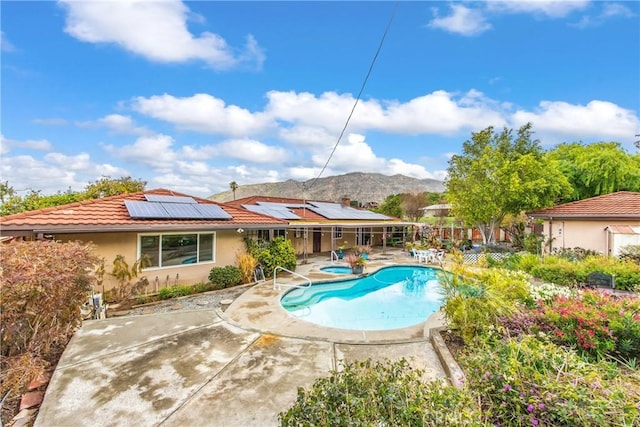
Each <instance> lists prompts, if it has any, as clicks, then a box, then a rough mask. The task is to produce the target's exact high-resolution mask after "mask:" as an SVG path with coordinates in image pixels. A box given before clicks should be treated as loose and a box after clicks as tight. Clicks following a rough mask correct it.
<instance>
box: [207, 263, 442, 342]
mask: <svg viewBox="0 0 640 427" xmlns="http://www.w3.org/2000/svg"><path fill="white" fill-rule="evenodd" d="M327 265H332V264H331V263H330V261H329V260H324V259H322V260H316V261H315V262H311V263H308V264H300V265H298V266H297V269H296V273H297V274H301V275H304V276H306V277H309V278H311V279H312V280H314V281H323V282H331V281H343V280H349V277H350V276H354V277H355V275H348V274H333V273H323V272H321V271H320V267H326V266H327ZM334 265H335V264H334ZM396 265H407V266H410V265H413V266H420V267H425V265H424V264H417V263H415V262H414V261H413V258H411V257H409V256H407V255H406V254H404V256H402V254H401V256H395V257H384V258H377V259H376V257H371V258H370V260H369V262H368V264H367V273H368V274H372V273H374V272H376V271H378V270H379V269H381V268H384V267H389V266H396ZM426 267H431V268H436V269H437V268H439V267H438V266H433V265H426ZM310 276H311V277H310ZM283 279H284V278H282V279H281V278H280V277H278V282H279V283H280V282H281V281H282V280H283ZM286 279H287V283H288V284H295V283H298V282H301V283H303V282H304V280H302V279H300V278H299V277H288V278H286ZM289 289H290V288H286V289H274V287H273V282H272V281H265V282H261V283H257V284H256V285H254V286H252V287H251V288H250V289H248V290H247V291H246V292H244V293H243V294H242V295H240V296H239V297H238V298H237V299H236V300H235V301H233V303H231V304H230V305H229V306H228V307H227V308H226V310H224V311H223V310H222V309H217V310H216V313H217V314H218V316H220V317H221V318H222V319H223V320H225V321H226V322H228V323H230V324H232V325H234V326H237V327H240V328H243V329H247V330H251V331H256V332H261V333H267V334H270V335H275V336H283V337H288V338H300V339H305V340H315V341H327V342H333V343H345V344H399V343H415V342H425V341H426V342H428V341H430V339H431V338H430V337H431V334H430V329H432V328H437V327H442V326H444V316H443V314H442V312H441V311H438V312H436V313H434V314H432V315H431V316H429V317H428V318H427V319H425V321H424V322H421V323H418V324H416V325H413V326H410V327H406V328H401V329H393V330H383V331H380V330H376V331H362V330H347V329H337V328H330V327H326V326H319V325H316V324H313V323H310V322H306V321H304V320H300V319H298V318H296V317H294V316H293V315H291V314H290V313H288V312H287V311H286V310H285V309H284V308H283V307H282V306H281V305H280V299H281V298H282V296H283V295H284V293H286V292H288V291H289Z"/></svg>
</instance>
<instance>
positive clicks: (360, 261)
mask: <svg viewBox="0 0 640 427" xmlns="http://www.w3.org/2000/svg"><path fill="white" fill-rule="evenodd" d="M346 260H347V264H349V266H350V267H351V272H352V273H353V274H362V272H363V271H364V266H365V264H366V263H367V261H366V260H365V259H364V258H362V257H361V256H360V255H357V254H349V255H347V258H346Z"/></svg>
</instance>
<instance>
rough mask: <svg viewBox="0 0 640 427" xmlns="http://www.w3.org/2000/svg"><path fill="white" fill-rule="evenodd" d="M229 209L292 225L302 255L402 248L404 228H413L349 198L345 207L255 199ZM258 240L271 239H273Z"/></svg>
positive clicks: (293, 239) (290, 235)
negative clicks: (359, 248) (348, 249)
mask: <svg viewBox="0 0 640 427" xmlns="http://www.w3.org/2000/svg"><path fill="white" fill-rule="evenodd" d="M225 205H226V206H236V207H239V208H243V209H246V210H248V211H250V212H255V213H260V214H263V215H269V216H271V217H273V218H277V219H282V220H286V221H288V222H289V228H288V230H287V232H286V234H285V236H286V237H287V238H288V239H289V240H291V242H292V244H293V247H294V248H295V251H296V254H298V255H300V254H303V255H304V254H310V253H319V252H330V251H332V250H336V249H337V248H339V247H341V246H346V247H355V246H359V245H371V246H388V245H391V244H394V245H395V244H400V243H401V242H402V241H403V238H404V237H403V236H404V227H406V226H412V225H413V223H407V222H402V221H401V220H400V219H398V218H393V217H390V216H387V215H383V214H379V213H376V212H371V211H368V210H363V209H356V208H354V207H351V206H350V200H349V199H348V198H343V200H342V201H341V203H333V202H319V201H310V200H301V199H290V198H278V197H266V196H252V197H246V198H244V199H238V200H234V201H232V202H227V203H225ZM254 237H255V238H258V239H268V238H272V237H273V236H259V235H258V236H254Z"/></svg>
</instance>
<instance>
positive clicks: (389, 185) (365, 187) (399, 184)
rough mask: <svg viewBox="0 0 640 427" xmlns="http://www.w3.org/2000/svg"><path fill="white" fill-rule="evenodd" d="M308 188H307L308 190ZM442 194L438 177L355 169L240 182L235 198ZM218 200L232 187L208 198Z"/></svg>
mask: <svg viewBox="0 0 640 427" xmlns="http://www.w3.org/2000/svg"><path fill="white" fill-rule="evenodd" d="M305 189H306V190H305ZM425 191H426V192H432V193H442V192H443V191H444V184H443V182H442V181H438V180H436V179H417V178H411V177H408V176H405V175H399V174H398V175H393V176H388V175H382V174H379V173H364V172H352V173H348V174H345V175H336V176H328V177H326V178H319V179H318V180H317V181H315V183H314V180H313V179H310V180H308V181H304V182H301V181H295V180H293V179H289V180H287V181H283V182H268V183H264V184H249V185H241V184H240V183H238V188H237V189H236V195H235V198H236V199H243V198H245V197H250V196H270V197H284V198H292V199H306V200H317V201H327V202H338V203H339V202H340V201H341V200H342V198H343V197H348V198H349V199H351V200H352V201H358V202H359V203H360V204H361V205H366V204H367V203H370V202H375V203H382V202H383V201H384V199H386V198H387V197H388V196H391V195H393V194H400V193H422V192H425ZM209 199H210V200H213V201H216V202H229V201H232V200H233V199H234V198H233V192H232V191H231V189H229V190H228V191H223V192H222V193H218V194H214V195H212V196H210V197H209Z"/></svg>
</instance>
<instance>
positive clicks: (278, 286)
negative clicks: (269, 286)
mask: <svg viewBox="0 0 640 427" xmlns="http://www.w3.org/2000/svg"><path fill="white" fill-rule="evenodd" d="M278 270H282V271H286V272H287V273H289V274H293V275H294V276H298V277H300V278H301V279H304V280H306V281H307V284H306V285H289V284H286V283H278ZM281 286H287V287H289V288H308V287H310V286H311V279H309V278H308V277H305V276H303V275H302V274H299V273H296V272H295V271H291V270H287V269H286V268H284V267H280V266H277V267H276V268H274V269H273V289H281Z"/></svg>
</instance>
